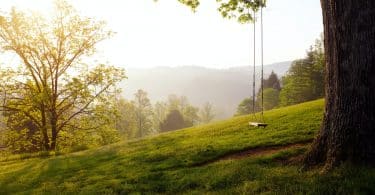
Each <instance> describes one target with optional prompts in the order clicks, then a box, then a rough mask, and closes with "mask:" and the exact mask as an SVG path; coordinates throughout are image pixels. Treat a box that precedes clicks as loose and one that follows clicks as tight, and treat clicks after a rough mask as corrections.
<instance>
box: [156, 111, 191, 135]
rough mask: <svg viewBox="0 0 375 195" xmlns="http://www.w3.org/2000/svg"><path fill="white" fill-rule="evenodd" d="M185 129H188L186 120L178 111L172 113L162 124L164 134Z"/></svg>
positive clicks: (161, 128)
mask: <svg viewBox="0 0 375 195" xmlns="http://www.w3.org/2000/svg"><path fill="white" fill-rule="evenodd" d="M184 127H186V124H185V120H184V118H183V117H182V115H181V113H180V111H178V110H172V111H170V112H169V114H168V115H167V118H166V119H165V120H164V121H163V122H162V123H161V124H160V130H161V131H162V132H166V131H172V130H177V129H182V128H184Z"/></svg>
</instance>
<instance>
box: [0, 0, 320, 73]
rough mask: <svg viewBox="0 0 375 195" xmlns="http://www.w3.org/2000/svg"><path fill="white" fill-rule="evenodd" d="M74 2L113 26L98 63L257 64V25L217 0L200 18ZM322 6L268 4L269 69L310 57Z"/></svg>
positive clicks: (99, 1) (138, 4) (17, 0)
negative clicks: (225, 12) (230, 15)
mask: <svg viewBox="0 0 375 195" xmlns="http://www.w3.org/2000/svg"><path fill="white" fill-rule="evenodd" d="M68 1H69V2H71V3H72V4H73V5H74V7H75V8H76V9H77V10H78V11H79V12H80V13H81V14H82V15H85V16H90V17H95V18H96V19H99V20H105V21H107V23H108V27H109V28H110V29H111V30H113V31H114V32H116V35H115V36H114V37H113V38H111V39H110V40H107V41H105V42H103V43H102V44H101V45H100V48H99V49H100V52H99V54H98V55H97V56H96V58H98V59H100V60H102V61H103V60H104V61H108V62H110V63H111V64H114V65H118V66H122V67H125V68H136V67H137V68H147V67H154V66H180V65H197V66H206V67H212V68H226V67H231V66H245V65H249V64H250V63H251V59H252V56H251V53H252V51H251V49H252V44H253V43H252V41H251V37H252V36H253V35H252V25H250V24H246V25H243V24H238V23H237V22H236V21H234V20H227V19H223V18H222V17H221V16H220V14H219V13H218V12H217V11H216V9H217V4H216V1H215V0H202V1H201V6H200V7H199V9H198V10H197V12H196V13H193V12H191V10H190V9H189V8H187V7H185V6H183V5H182V4H180V3H178V1H177V0H159V1H158V2H157V3H155V2H154V1H153V0H105V1H104V0H95V1H94V0H74V1H73V0H68ZM52 2H53V1H50V0H1V4H0V10H1V11H9V9H10V7H11V6H16V7H19V8H21V9H32V10H39V11H45V12H49V11H51V9H52ZM319 2H320V1H319V0H268V7H267V8H266V9H265V11H264V23H265V27H264V38H265V42H264V44H265V48H264V50H265V64H269V63H273V62H279V61H286V60H293V59H296V58H300V57H303V56H304V55H305V51H306V49H308V47H309V46H310V45H311V44H313V43H314V40H315V39H316V38H318V37H319V35H320V33H321V32H322V26H323V25H322V18H321V10H320V4H319ZM258 29H259V28H258ZM257 34H258V35H259V32H258V33H257ZM258 38H259V37H258ZM258 43H259V41H258ZM258 54H259V53H258Z"/></svg>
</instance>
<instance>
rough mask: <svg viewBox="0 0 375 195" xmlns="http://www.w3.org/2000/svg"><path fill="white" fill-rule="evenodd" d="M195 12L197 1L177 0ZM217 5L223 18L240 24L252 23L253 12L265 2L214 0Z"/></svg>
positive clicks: (260, 0)
mask: <svg viewBox="0 0 375 195" xmlns="http://www.w3.org/2000/svg"><path fill="white" fill-rule="evenodd" d="M178 1H179V2H181V3H183V4H185V5H187V6H189V7H191V8H192V9H193V10H195V9H196V8H197V7H198V6H199V0H178ZM216 2H217V3H218V4H219V8H218V11H219V12H220V13H221V15H222V16H223V17H224V18H234V19H237V20H238V21H239V22H240V23H247V22H252V21H254V17H253V15H252V14H253V11H257V10H259V8H260V7H265V6H266V0H216Z"/></svg>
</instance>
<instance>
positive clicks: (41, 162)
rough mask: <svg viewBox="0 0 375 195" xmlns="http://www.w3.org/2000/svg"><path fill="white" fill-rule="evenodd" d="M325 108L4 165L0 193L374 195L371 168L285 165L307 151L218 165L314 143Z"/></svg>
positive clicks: (316, 104) (307, 107)
mask: <svg viewBox="0 0 375 195" xmlns="http://www.w3.org/2000/svg"><path fill="white" fill-rule="evenodd" d="M322 111H323V101H322V100H318V101H313V102H309V103H305V104H301V105H296V106H291V107H286V108H280V109H277V110H272V111H268V112H266V119H267V121H266V122H267V123H269V126H268V127H267V128H265V129H263V128H254V127H249V126H248V121H249V120H252V116H241V117H236V118H233V119H230V120H226V121H220V122H216V123H212V124H208V125H204V126H198V127H193V128H189V129H184V130H179V131H175V132H170V133H164V134H161V135H158V136H154V137H149V138H146V139H141V140H136V141H131V142H124V143H118V144H114V145H110V146H106V147H102V148H99V149H95V150H88V151H82V152H78V153H72V154H67V155H61V156H57V157H49V158H39V157H34V158H29V159H23V160H22V159H13V160H8V161H2V162H0V186H1V188H0V194H11V193H26V194H28V193H37V194H38V193H47V194H55V193H57V192H59V193H72V194H78V193H83V194H119V193H123V194H128V193H134V192H135V193H136V192H139V193H150V194H155V193H167V194H176V193H179V194H180V193H188V194H202V193H213V194H233V193H245V194H254V193H271V194H274V193H281V194H296V193H297V194H298V193H301V194H310V193H312V194H329V193H331V194H336V193H344V194H348V193H349V194H352V193H374V192H375V191H374V190H375V187H373V186H375V170H374V169H370V168H368V169H366V168H348V167H346V166H345V165H343V166H342V167H340V168H339V169H337V170H335V171H334V172H333V173H330V174H327V175H324V176H322V175H320V174H319V171H318V170H310V171H306V172H300V171H299V169H300V166H299V165H283V163H280V161H282V160H283V159H288V158H290V157H294V156H298V155H301V154H303V152H305V151H306V149H307V147H308V146H305V147H302V148H290V149H288V150H284V151H279V152H276V153H272V154H265V155H260V156H254V157H247V158H241V159H237V160H233V159H232V160H231V159H229V160H219V161H215V160H217V159H220V157H222V156H224V155H226V154H231V153H236V152H237V151H242V150H245V149H251V148H257V147H269V146H275V145H287V144H290V143H299V142H306V141H309V140H311V139H313V138H314V136H315V135H316V133H317V130H318V129H319V126H320V120H321V118H322ZM206 162H211V163H206ZM196 165H202V166H196Z"/></svg>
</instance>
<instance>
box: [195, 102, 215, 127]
mask: <svg viewBox="0 0 375 195" xmlns="http://www.w3.org/2000/svg"><path fill="white" fill-rule="evenodd" d="M199 117H200V122H201V123H203V124H205V123H209V122H211V121H212V120H213V119H214V118H215V111H214V107H213V105H212V104H211V103H210V102H206V103H205V104H204V105H203V108H202V109H201V111H200V112H199Z"/></svg>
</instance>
